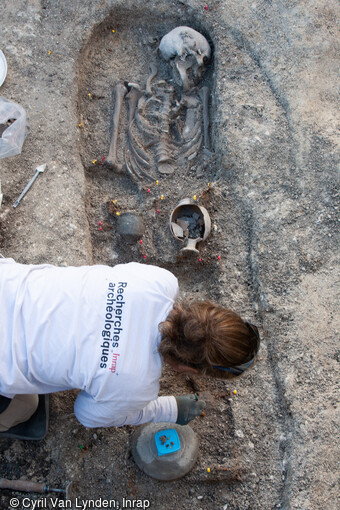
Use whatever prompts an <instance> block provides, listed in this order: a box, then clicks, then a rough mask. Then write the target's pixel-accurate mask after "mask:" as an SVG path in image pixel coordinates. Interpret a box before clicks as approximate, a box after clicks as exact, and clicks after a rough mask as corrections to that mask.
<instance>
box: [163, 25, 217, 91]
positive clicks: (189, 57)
mask: <svg viewBox="0 0 340 510" xmlns="http://www.w3.org/2000/svg"><path fill="white" fill-rule="evenodd" d="M159 51H160V53H161V55H162V57H163V58H164V59H165V60H170V59H172V60H171V63H172V65H173V69H174V77H175V81H176V82H177V83H179V85H182V86H183V88H184V90H189V89H190V88H191V87H192V86H193V85H194V84H196V83H197V82H198V81H199V80H200V78H201V74H202V71H203V68H204V65H205V64H206V63H207V62H208V60H209V58H210V55H211V48H210V46H209V43H208V41H207V40H206V38H205V37H204V36H203V35H202V34H200V33H199V32H196V30H194V29H193V28H190V27H176V28H174V29H173V30H171V32H169V33H168V34H166V35H165V36H164V37H163V38H162V40H161V42H160V45H159Z"/></svg>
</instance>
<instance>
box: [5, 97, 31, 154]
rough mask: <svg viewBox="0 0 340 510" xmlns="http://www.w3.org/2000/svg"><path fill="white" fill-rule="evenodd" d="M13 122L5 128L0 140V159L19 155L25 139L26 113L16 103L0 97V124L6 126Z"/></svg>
mask: <svg viewBox="0 0 340 510" xmlns="http://www.w3.org/2000/svg"><path fill="white" fill-rule="evenodd" d="M13 119H15V120H14V122H12V124H11V125H10V126H9V127H7V128H6V129H5V130H4V132H3V133H2V136H1V138H0V159H2V158H9V157H10V156H16V154H20V152H21V149H22V146H23V143H24V141H25V137H26V112H25V110H24V109H23V108H22V106H19V105H18V104H16V103H12V102H11V101H8V99H6V98H4V97H0V124H5V125H6V124H7V122H8V121H9V120H13Z"/></svg>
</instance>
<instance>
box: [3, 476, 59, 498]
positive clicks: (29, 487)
mask: <svg viewBox="0 0 340 510" xmlns="http://www.w3.org/2000/svg"><path fill="white" fill-rule="evenodd" d="M0 489H11V490H14V491H22V492H38V493H40V494H46V493H48V492H59V493H61V494H66V490H67V489H53V488H52V487H49V486H48V485H45V484H43V483H38V482H29V481H28V480H6V478H0Z"/></svg>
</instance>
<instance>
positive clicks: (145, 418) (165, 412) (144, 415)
mask: <svg viewBox="0 0 340 510" xmlns="http://www.w3.org/2000/svg"><path fill="white" fill-rule="evenodd" d="M74 412H75V415H76V417H77V419H78V420H79V421H80V423H81V424H82V425H84V426H85V427H90V428H91V427H122V426H123V425H141V424H142V423H148V422H157V423H158V422H169V423H175V422H176V420H177V414H178V409H177V403H176V399H175V397H173V396H168V397H158V398H156V400H152V401H151V402H149V403H148V404H147V405H146V406H145V407H144V408H143V409H136V410H131V411H128V412H122V411H118V412H115V409H114V403H113V402H97V401H96V400H94V398H93V397H91V395H89V394H88V393H86V392H85V391H81V392H80V393H79V395H78V396H77V399H76V401H75V404H74Z"/></svg>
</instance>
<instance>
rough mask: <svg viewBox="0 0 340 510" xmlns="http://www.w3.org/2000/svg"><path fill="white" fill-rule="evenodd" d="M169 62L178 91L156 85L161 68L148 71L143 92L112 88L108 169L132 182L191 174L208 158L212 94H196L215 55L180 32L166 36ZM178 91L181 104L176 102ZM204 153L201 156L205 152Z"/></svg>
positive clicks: (199, 38) (197, 38)
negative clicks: (122, 138) (122, 132)
mask: <svg viewBox="0 0 340 510" xmlns="http://www.w3.org/2000/svg"><path fill="white" fill-rule="evenodd" d="M159 52H160V54H161V56H162V58H163V59H165V60H166V61H169V62H170V65H171V67H172V69H173V81H174V82H175V85H172V84H171V83H168V82H167V81H165V80H158V81H155V78H156V76H157V74H158V68H157V66H156V65H155V64H151V65H150V74H149V76H148V78H147V80H146V85H145V90H142V89H141V87H140V86H139V85H138V84H137V83H125V84H123V83H117V85H116V86H115V88H114V102H115V106H114V112H113V127H112V136H111V143H110V149H109V154H108V157H107V160H106V162H107V164H108V165H109V166H110V167H111V168H112V169H113V170H115V171H116V172H119V173H120V172H127V173H128V174H129V175H130V176H131V178H132V179H133V180H134V181H136V182H137V181H143V180H146V179H148V180H154V179H156V178H157V176H158V174H167V175H170V174H172V173H173V172H174V171H175V169H176V168H183V167H184V168H188V169H189V168H190V167H191V165H192V164H193V162H197V156H198V154H199V153H200V154H201V155H203V156H202V158H201V160H200V161H198V162H197V165H198V166H201V167H202V164H203V162H204V160H205V159H207V157H208V158H209V156H210V155H211V153H210V143H209V111H208V101H209V91H208V87H206V86H203V87H201V88H200V89H198V88H197V84H198V83H199V82H200V80H201V76H202V72H203V70H204V67H205V65H206V64H207V62H208V61H209V59H210V56H211V49H210V46H209V43H208V41H207V40H206V38H205V37H204V36H203V35H202V34H200V33H199V32H196V31H195V30H193V29H192V28H189V27H185V26H181V27H177V28H175V29H174V30H172V31H171V32H169V33H168V34H166V35H165V36H164V37H163V38H162V40H161V42H160V45H159ZM176 85H177V90H178V88H179V90H180V98H179V99H178V98H177V97H176ZM124 99H125V101H126V103H127V133H126V137H127V144H126V147H125V149H124V162H119V161H118V157H117V151H118V134H119V132H118V129H119V122H120V114H121V110H122V106H123V102H124ZM202 148H203V151H202V150H201V149H202Z"/></svg>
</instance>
